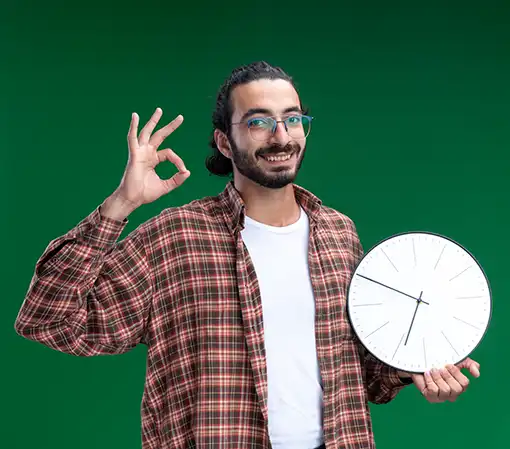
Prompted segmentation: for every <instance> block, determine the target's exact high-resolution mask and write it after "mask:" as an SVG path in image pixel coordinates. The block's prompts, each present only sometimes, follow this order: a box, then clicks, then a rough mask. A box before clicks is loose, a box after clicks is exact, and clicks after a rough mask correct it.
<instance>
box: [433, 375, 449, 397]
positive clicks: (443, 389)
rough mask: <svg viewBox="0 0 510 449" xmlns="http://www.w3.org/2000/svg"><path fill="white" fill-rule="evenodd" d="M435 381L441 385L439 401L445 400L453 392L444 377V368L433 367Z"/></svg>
mask: <svg viewBox="0 0 510 449" xmlns="http://www.w3.org/2000/svg"><path fill="white" fill-rule="evenodd" d="M431 375H432V379H433V380H434V383H435V384H436V385H437V386H438V387H439V394H438V396H439V401H441V402H442V401H445V400H446V399H448V397H449V396H450V394H451V389H450V386H449V385H448V384H447V383H446V381H445V380H444V379H443V375H442V370H439V369H433V370H432V372H431Z"/></svg>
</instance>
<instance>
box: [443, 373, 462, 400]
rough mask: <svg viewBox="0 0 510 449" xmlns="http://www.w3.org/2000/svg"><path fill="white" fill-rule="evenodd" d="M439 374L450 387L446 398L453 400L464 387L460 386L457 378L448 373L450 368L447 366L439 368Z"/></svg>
mask: <svg viewBox="0 0 510 449" xmlns="http://www.w3.org/2000/svg"><path fill="white" fill-rule="evenodd" d="M441 376H442V378H443V380H444V381H445V382H446V383H447V384H448V387H449V389H450V395H449V397H448V398H446V399H448V400H449V401H450V402H454V401H455V400H456V399H457V397H458V396H459V394H461V393H462V392H463V391H464V389H463V388H462V385H461V384H460V383H459V382H458V381H457V379H456V378H455V377H454V376H452V374H451V373H450V370H449V369H447V368H443V369H441Z"/></svg>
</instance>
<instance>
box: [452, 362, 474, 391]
mask: <svg viewBox="0 0 510 449" xmlns="http://www.w3.org/2000/svg"><path fill="white" fill-rule="evenodd" d="M446 369H447V370H448V371H449V372H450V374H451V375H452V376H453V377H454V378H455V380H456V381H457V382H458V383H459V385H460V386H461V388H462V391H465V390H466V388H467V387H468V386H469V379H468V378H467V377H466V376H464V374H462V371H461V370H460V369H459V368H458V367H456V366H455V365H446Z"/></svg>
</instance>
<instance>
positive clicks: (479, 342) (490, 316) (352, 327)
mask: <svg viewBox="0 0 510 449" xmlns="http://www.w3.org/2000/svg"><path fill="white" fill-rule="evenodd" d="M411 234H414V235H416V234H425V235H432V236H435V237H439V238H442V239H445V240H448V241H450V242H452V243H453V244H455V245H457V246H458V247H459V248H460V249H462V250H463V251H465V252H466V253H467V254H468V255H469V256H470V257H471V258H472V259H473V260H474V261H475V262H476V264H477V265H478V267H479V268H480V271H481V272H482V274H483V276H484V278H485V282H486V283H487V289H488V292H489V319H488V320H487V325H486V326H485V330H484V331H483V334H482V336H481V337H480V339H479V340H478V343H477V344H476V345H475V346H474V348H473V349H472V350H471V351H469V353H468V355H466V356H465V357H461V358H460V359H459V360H457V361H455V362H453V363H452V364H453V365H457V364H459V363H461V362H463V361H464V360H466V359H467V358H469V356H470V355H471V354H473V352H475V351H476V350H477V348H479V347H480V345H481V343H482V342H483V341H484V340H485V338H486V336H487V332H488V331H489V327H490V324H491V321H492V312H493V296H492V288H491V284H490V282H489V278H488V276H487V273H486V272H485V270H484V269H483V267H482V264H481V263H480V261H479V260H478V259H477V258H476V257H475V255H474V254H473V253H472V252H471V251H470V250H469V249H468V248H467V247H466V246H464V245H462V244H461V243H459V242H458V241H457V240H454V239H453V238H452V237H448V236H446V235H444V234H441V233H438V232H434V231H404V232H398V233H395V234H392V235H390V236H388V237H385V238H384V239H382V240H380V241H378V242H376V243H375V244H374V245H372V246H371V247H370V248H369V249H368V250H367V251H364V254H363V256H362V257H361V259H360V260H359V261H358V262H357V263H356V265H355V266H354V269H353V271H352V276H351V278H350V281H349V285H348V286H347V295H346V311H347V318H348V320H349V325H350V326H351V329H352V330H353V332H354V334H355V335H356V338H357V339H358V341H359V343H360V344H361V345H363V347H364V348H365V349H366V350H367V351H368V352H369V353H370V354H371V355H372V356H373V357H375V358H376V359H377V360H381V359H380V358H379V357H377V356H376V355H375V354H374V353H373V352H372V351H370V349H368V348H367V347H366V346H365V345H364V344H363V341H362V339H361V336H360V335H359V334H358V332H357V331H356V327H355V325H354V321H353V319H352V317H351V308H350V301H349V298H350V291H351V284H352V280H353V278H354V276H355V275H356V272H357V270H358V268H359V266H360V265H361V263H362V262H363V260H364V259H365V258H366V257H367V256H368V255H369V254H370V253H371V252H372V251H373V250H375V249H376V248H377V247H379V246H381V245H382V244H383V243H384V242H387V241H388V240H391V239H394V238H397V237H402V236H406V235H411ZM381 362H382V363H384V364H385V365H387V366H389V367H391V368H394V369H398V370H401V371H405V372H407V373H410V374H423V371H414V370H409V369H405V370H403V369H402V368H401V367H399V366H395V365H392V364H391V363H388V362H385V361H382V360H381Z"/></svg>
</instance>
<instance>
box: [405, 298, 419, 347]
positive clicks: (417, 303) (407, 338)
mask: <svg viewBox="0 0 510 449" xmlns="http://www.w3.org/2000/svg"><path fill="white" fill-rule="evenodd" d="M421 295H423V292H421V293H420V297H419V298H418V299H417V301H416V308H415V309H414V315H413V319H412V320H411V325H410V326H409V330H408V331H407V337H406V341H405V342H404V346H406V345H407V340H409V334H410V333H411V329H412V328H413V323H414V319H415V318H416V312H418V307H419V306H420V303H422V302H424V301H422V299H421Z"/></svg>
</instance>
